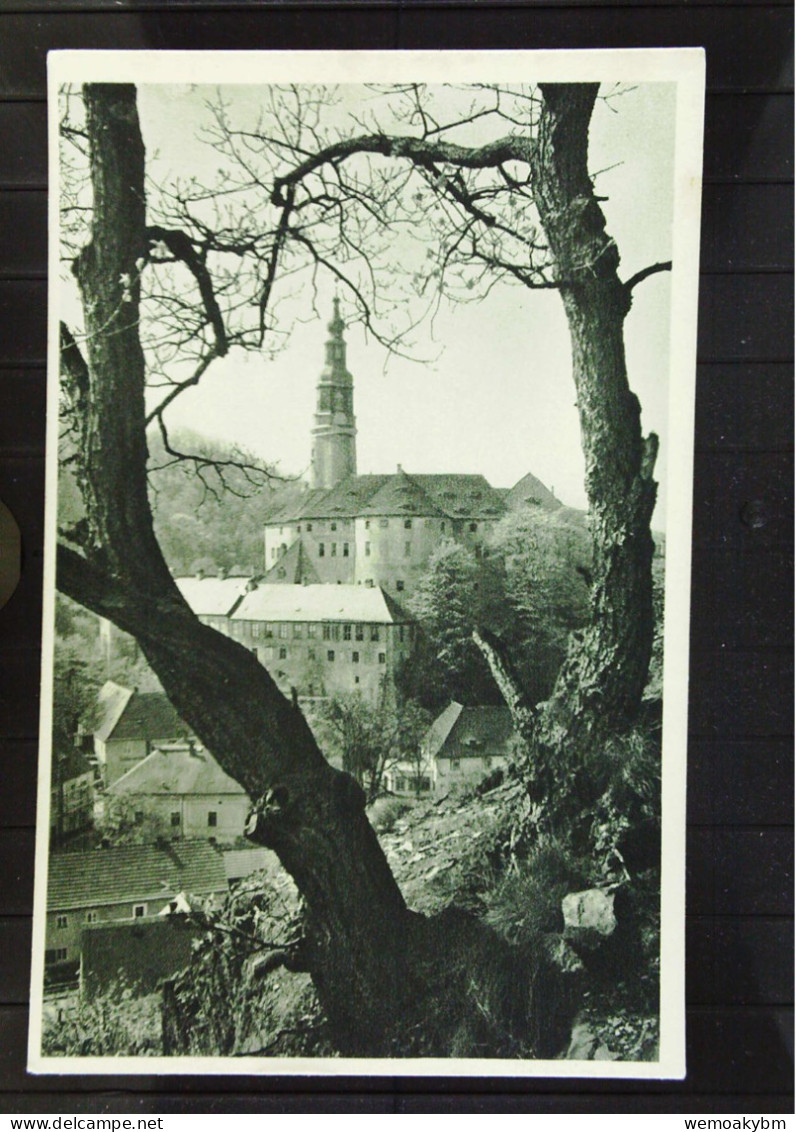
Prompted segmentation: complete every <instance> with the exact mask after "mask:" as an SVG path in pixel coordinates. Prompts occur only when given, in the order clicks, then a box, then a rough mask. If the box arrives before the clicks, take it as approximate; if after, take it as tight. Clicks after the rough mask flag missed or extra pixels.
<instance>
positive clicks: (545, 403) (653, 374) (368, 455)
mask: <svg viewBox="0 0 796 1132" xmlns="http://www.w3.org/2000/svg"><path fill="white" fill-rule="evenodd" d="M260 89H261V88H256V87H255V88H252V87H228V88H225V92H224V93H225V97H226V98H227V99H228V102H229V107H230V113H235V112H239V113H240V114H241V115H242V116H243V117H244V118H245V116H246V115H247V114H248V115H251V113H252V112H253V107H254V106H256V104H257V101H258V99H259V90H260ZM357 91H358V88H348V95H347V99H346V100H345V102H346V104H348V105H351V106H355V105H356V104H357V101H358V99H357ZM210 94H212V91H209V90H208V89H206V88H202V87H201V86H198V87H197V86H190V87H189V86H180V87H175V86H142V87H141V88H139V112H140V116H141V127H142V133H143V136H144V141H145V145H146V148H147V155H148V171H149V172H150V174H151V175H152V176H153V178H154V179H155V180H158V181H161V182H163V181H166V180H168V179H169V177H170V176H172V175H174V174H175V173H177V174H183V175H184V173H185V171H186V170H187V169H190V170H191V171H193V170H196V171H197V172H198V173H199V175H202V174H203V173H206V172H207V171H208V170H210V169H211V168H213V169H215V167H217V166H218V163H219V157H218V155H217V154H212V153H208V150H207V148H206V147H205V146H203V145H202V144H201V142H200V141H199V140H198V137H197V134H198V133H199V131H200V130H201V127H202V125H203V123H204V122H205V121H206V120H207V119H206V113H207V112H206V109H205V105H204V104H205V100H206V99H207V98H208V97H209V96H210ZM674 114H675V87H674V85H672V84H646V85H642V86H638V87H636V88H634V89H632V90H630V91H628V92H626V93H624V94H623V95H622V97H621V98H618V99H613V100H609V101H607V102H606V101H598V103H597V106H596V108H595V112H594V116H593V120H592V128H591V133H590V148H589V160H590V167H591V169H592V171H593V172H597V171H602V172H600V175H599V177H598V178H597V182H596V185H597V191H598V193H599V194H600V196H602V197H605V198H607V199H606V200H605V201H604V202H603V208H604V210H605V213H606V217H607V222H608V224H607V228H608V232H609V234H610V235H612V236H613V237H614V238H615V240H616V242H617V245H618V247H619V251H620V256H621V268H620V274H621V275H622V277H623V278H629V277H630V276H631V275H632V274H634V273H635V272H636V271H638V270H640V269H641V268H643V267H645V266H647V265H649V264H652V263H655V262H659V261H662V260H667V259H669V258H670V257H671V217H672V190H673V154H674ZM669 286H670V276H669V274H668V273H664V274H658V275H655V276H652V277H651V278H649V279H648V280H646V281H644V282H643V283H642V284H641V285H640V286H639V287H638V288H636V289H635V290H634V293H633V307H632V310H631V312H630V314H629V316H628V318H627V321H626V324H625V330H626V351H627V360H628V372H629V377H630V383H631V387H632V388H633V389H634V391H635V392H636V393H637V395H638V397H639V399H640V401H641V405H642V421H643V427H644V430H645V431H650V430H654V431H656V432H657V433H658V434H659V436H660V437H661V440H662V451H661V456H660V457H659V463H658V479H659V481H661V486H660V489H659V504H658V510H657V512H656V515H655V519H654V525H655V526H656V527H662V526H663V522H664V511H665V494H666V493H665V474H666V464H667V452H666V438H667V399H668V367H669V362H668V357H669V319H668V311H669ZM332 295H333V286H332V284H331V283H329V284H323V285H322V286H321V288H320V290H319V300H318V308H319V313H320V317H319V316H318V315H317V314H314V312H313V310H312V302H311V293H310V289H309V287H307V289H306V298H305V299H303V298H302V296H301V295H299V298H298V300H297V302H298V303H299V304H300V305H301V309H300V310H297V311H296V314H297V317H298V318H300V319H302V320H304V321H302V322H301V323H299V324H298V325H297V326H296V327H295V329H294V332H293V333H292V335H291V337H290V340H289V342H288V343H287V345H286V346H285V348H284V349H283V350H282V351H281V353H279V355H278V356H277V357H275V358H273V359H269V358H268V357H266V356H265V355H264V354H263V355H259V354H252V353H249V354H244V353H243V352H237V353H236V352H233V353H231V354H230V356H229V357H228V358H225V359H221V360H219V361H217V362H215V363H214V364H213V366H212V367H211V368H210V370H208V372H207V374H206V375H205V376H204V378H203V379H202V382H201V385H200V386H199V387H198V388H197V389H195V390H191V391H189V392H187V393H185V394H183V395H182V396H181V397H180V398H179V399H178V400H177V401H176V402H175V403H174V408H173V410H172V411H171V414H170V418H169V423H170V425H171V427H179V426H184V427H188V428H191V429H194V430H196V431H198V432H202V433H204V434H206V435H208V436H213V437H219V438H223V439H226V440H231V441H235V442H237V443H239V444H241V445H243V446H245V447H246V448H248V449H249V450H251V451H252V452H254V453H255V454H257V455H258V456H260V457H262V458H264V459H267V460H269V461H273V462H275V463H277V464H278V465H279V467H280V468H281V469H282V470H283V471H284V472H286V473H293V474H295V473H302V472H304V471H306V470H307V468H308V464H309V455H310V428H311V426H312V416H313V412H314V406H315V396H316V382H317V380H318V376H319V374H320V371H321V369H322V366H323V344H324V341H325V339H326V337H327V334H328V332H327V329H326V323H327V322H328V320H329V317H330V316H331V299H332ZM342 313H343V317H344V318H345V317H346V313H347V312H346V304H345V301H344V302H343V308H342ZM346 338H347V342H348V368H349V370H350V371H351V373H352V375H353V377H354V408H355V413H356V418H357V429H358V435H357V450H358V470H359V472H361V473H364V472H391V471H394V470H395V468H396V466H397V465H398V464H401V465H402V466H403V467H404V469H405V470H406V471H408V472H410V473H411V472H416V473H423V472H480V473H482V474H483V475H484V476H485V477H486V478H487V480H488V481H489V482H490V483H491V484H493V485H494V486H496V487H508V486H511V485H512V484H514V483H515V482H516V481H517V480H519V479H520V478H521V477H522V476H523V475H524V474H525V473H526V472H528V471H531V472H533V474H534V475H536V476H537V477H538V478H539V479H541V480H542V481H543V482H544V483H545V484H546V485H547V486H549V487H551V488H552V489H553V490H554V491H555V493H556V495H557V496H558V497H559V498H560V499H561V500H562V501H563V502H564V503H567V504H569V505H570V506H576V507H583V506H585V504H586V497H585V491H584V486H583V458H582V453H581V448H580V439H579V427H578V418H577V411H576V407H575V392H574V386H573V382H572V375H571V360H570V346H569V334H568V330H567V324H566V319H565V316H564V312H563V307H562V304H561V300H560V298H559V296H558V295H557V293H555V292H554V291H549V292H546V291H537V292H531V291H528V290H526V289H524V288H522V287H519V286H508V285H506V286H500V287H496V288H495V289H494V290H493V291H492V292H491V294H490V295H489V297H488V298H487V299H485V300H484V301H483V302H480V303H478V304H468V305H464V306H454V305H450V304H445V305H443V307H442V309H441V311H440V313H439V315H438V316H437V318H436V319H435V323H434V327H433V334H432V329H431V328H427V329H426V330H424V332H423V333H422V334H421V335H420V336H419V341H418V353H419V354H420V355H421V356H422V357H423V358H425V359H429V358H431V359H433V360H431V361H428V360H424V361H417V362H412V361H408V360H405V359H403V358H398V357H394V356H392V357H390V356H387V355H386V353H385V351H384V349H383V348H382V347H381V346H380V345H379V344H378V343H376V342H375V341H373V340H372V339H370V340H368V339H367V338H366V336H365V333H364V331H363V328H362V327H361V326H359V325H352V326H350V327H349V328H348V330H347V332H346Z"/></svg>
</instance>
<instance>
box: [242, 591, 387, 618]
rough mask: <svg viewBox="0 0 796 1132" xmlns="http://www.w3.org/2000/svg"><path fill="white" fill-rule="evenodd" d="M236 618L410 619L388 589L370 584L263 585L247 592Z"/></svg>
mask: <svg viewBox="0 0 796 1132" xmlns="http://www.w3.org/2000/svg"><path fill="white" fill-rule="evenodd" d="M232 620H233V621H370V622H379V623H382V624H389V623H391V622H405V621H408V620H409V618H408V616H407V614H406V613H404V611H403V610H402V609H401V607H400V606H399V605H398V603H397V602H395V601H393V599H392V598H391V597H390V596H389V594H386V593H385V592H384V590H382V589H380V588H377V587H370V586H352V585H340V586H333V585H310V586H292V585H282V586H260V587H258V588H257V589H256V590H252V591H251V593H247V594H246V596H245V597H244V598H243V600H242V601H241V603H240V605H239V606H238V607H237V609H236V610H235V611H234V613H233V614H232Z"/></svg>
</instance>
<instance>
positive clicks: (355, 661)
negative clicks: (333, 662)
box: [351, 651, 359, 664]
mask: <svg viewBox="0 0 796 1132" xmlns="http://www.w3.org/2000/svg"><path fill="white" fill-rule="evenodd" d="M351 663H352V664H359V653H358V652H356V651H355V652H352V653H351Z"/></svg>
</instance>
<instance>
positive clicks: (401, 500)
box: [358, 471, 445, 517]
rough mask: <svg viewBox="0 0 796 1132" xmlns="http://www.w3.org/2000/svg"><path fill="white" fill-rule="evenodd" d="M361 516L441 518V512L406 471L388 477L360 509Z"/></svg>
mask: <svg viewBox="0 0 796 1132" xmlns="http://www.w3.org/2000/svg"><path fill="white" fill-rule="evenodd" d="M358 513H359V514H360V515H418V516H431V515H433V516H437V517H441V516H443V515H444V514H445V512H443V511H441V510H440V508H439V507H437V505H436V504H435V503H433V502H432V501H431V500H430V499H429V497H428V496H427V495H426V493H425V492H424V491H423V489H422V488H421V487H420V485H419V484H418V483H417V481H416V480H415V479H414V478H413V477H411V476H408V475H407V474H406V472H404V471H399V472H397V473H396V474H395V475H394V476H388V477H387V478H386V480H385V482H384V483H383V484H382V486H381V487H380V488H379V489H378V491H377V492H375V494H374V495H372V496H371V498H370V499H369V500H368V501H367V503H366V504H365V505H364V506H363V507H361V508H360V510H359V512H358Z"/></svg>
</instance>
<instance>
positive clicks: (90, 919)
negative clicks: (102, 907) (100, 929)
mask: <svg viewBox="0 0 796 1132" xmlns="http://www.w3.org/2000/svg"><path fill="white" fill-rule="evenodd" d="M98 919H99V912H86V923H87V924H96V922H97V920H98Z"/></svg>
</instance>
